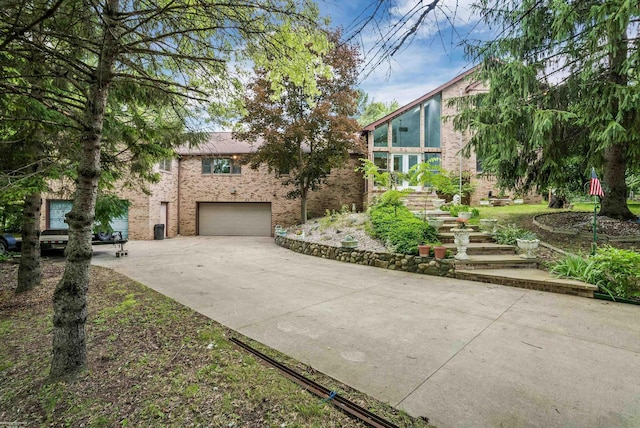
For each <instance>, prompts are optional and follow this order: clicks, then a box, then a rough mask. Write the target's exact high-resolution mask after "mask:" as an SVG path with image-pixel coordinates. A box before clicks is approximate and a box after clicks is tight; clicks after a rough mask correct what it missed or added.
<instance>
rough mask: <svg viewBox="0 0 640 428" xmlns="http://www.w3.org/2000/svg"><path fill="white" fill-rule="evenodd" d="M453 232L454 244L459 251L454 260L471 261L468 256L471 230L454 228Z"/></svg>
mask: <svg viewBox="0 0 640 428" xmlns="http://www.w3.org/2000/svg"><path fill="white" fill-rule="evenodd" d="M451 231H452V232H453V236H454V239H453V242H454V243H455V244H456V249H457V250H458V252H457V253H456V255H455V257H454V258H455V259H456V260H469V256H468V255H467V245H469V234H470V233H471V229H469V228H464V229H462V228H453V229H451Z"/></svg>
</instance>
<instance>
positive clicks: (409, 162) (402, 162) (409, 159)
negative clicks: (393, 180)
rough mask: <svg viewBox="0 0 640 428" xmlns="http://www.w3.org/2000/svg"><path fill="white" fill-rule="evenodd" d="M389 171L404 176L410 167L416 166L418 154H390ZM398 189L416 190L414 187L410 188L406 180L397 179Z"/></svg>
mask: <svg viewBox="0 0 640 428" xmlns="http://www.w3.org/2000/svg"><path fill="white" fill-rule="evenodd" d="M391 156H392V162H391V171H393V172H397V173H401V174H406V173H407V172H408V171H409V169H411V167H413V166H414V165H417V164H418V160H419V155H418V154H392V155H391ZM397 180H398V181H397V186H398V189H400V190H402V189H408V188H412V189H417V187H416V186H410V185H409V182H408V181H407V180H400V179H397Z"/></svg>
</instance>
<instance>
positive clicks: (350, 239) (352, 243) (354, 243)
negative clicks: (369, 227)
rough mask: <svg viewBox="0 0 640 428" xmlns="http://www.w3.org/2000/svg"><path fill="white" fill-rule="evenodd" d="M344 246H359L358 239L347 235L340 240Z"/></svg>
mask: <svg viewBox="0 0 640 428" xmlns="http://www.w3.org/2000/svg"><path fill="white" fill-rule="evenodd" d="M340 245H341V246H342V248H358V241H357V240H356V239H355V238H354V237H353V236H350V235H347V236H346V237H345V238H344V239H343V240H342V241H340Z"/></svg>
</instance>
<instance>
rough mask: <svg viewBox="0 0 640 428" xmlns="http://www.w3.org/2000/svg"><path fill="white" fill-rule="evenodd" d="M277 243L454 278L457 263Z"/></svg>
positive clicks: (360, 262) (283, 241) (317, 254)
mask: <svg viewBox="0 0 640 428" xmlns="http://www.w3.org/2000/svg"><path fill="white" fill-rule="evenodd" d="M275 241H276V244H277V245H279V246H281V247H284V248H287V249H289V250H291V251H295V252H297V253H301V254H305V255H309V256H315V257H322V258H324V259H330V260H337V261H340V262H346V263H354V264H358V265H365V266H373V267H378V268H382V269H389V270H398V271H402V272H412V273H419V274H424V275H435V276H446V277H451V278H453V277H455V269H454V264H453V263H452V261H451V260H448V259H435V258H432V257H420V256H411V255H407V254H391V253H378V252H374V251H365V250H358V249H353V248H340V247H332V246H329V245H323V244H318V243H315V242H307V241H302V240H299V239H293V238H287V237H285V236H276V237H275Z"/></svg>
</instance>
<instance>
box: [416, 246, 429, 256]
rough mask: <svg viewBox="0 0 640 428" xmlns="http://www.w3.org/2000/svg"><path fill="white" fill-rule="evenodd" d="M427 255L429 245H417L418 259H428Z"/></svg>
mask: <svg viewBox="0 0 640 428" xmlns="http://www.w3.org/2000/svg"><path fill="white" fill-rule="evenodd" d="M429 253H431V244H428V243H425V244H422V245H418V254H419V255H420V257H429Z"/></svg>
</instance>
